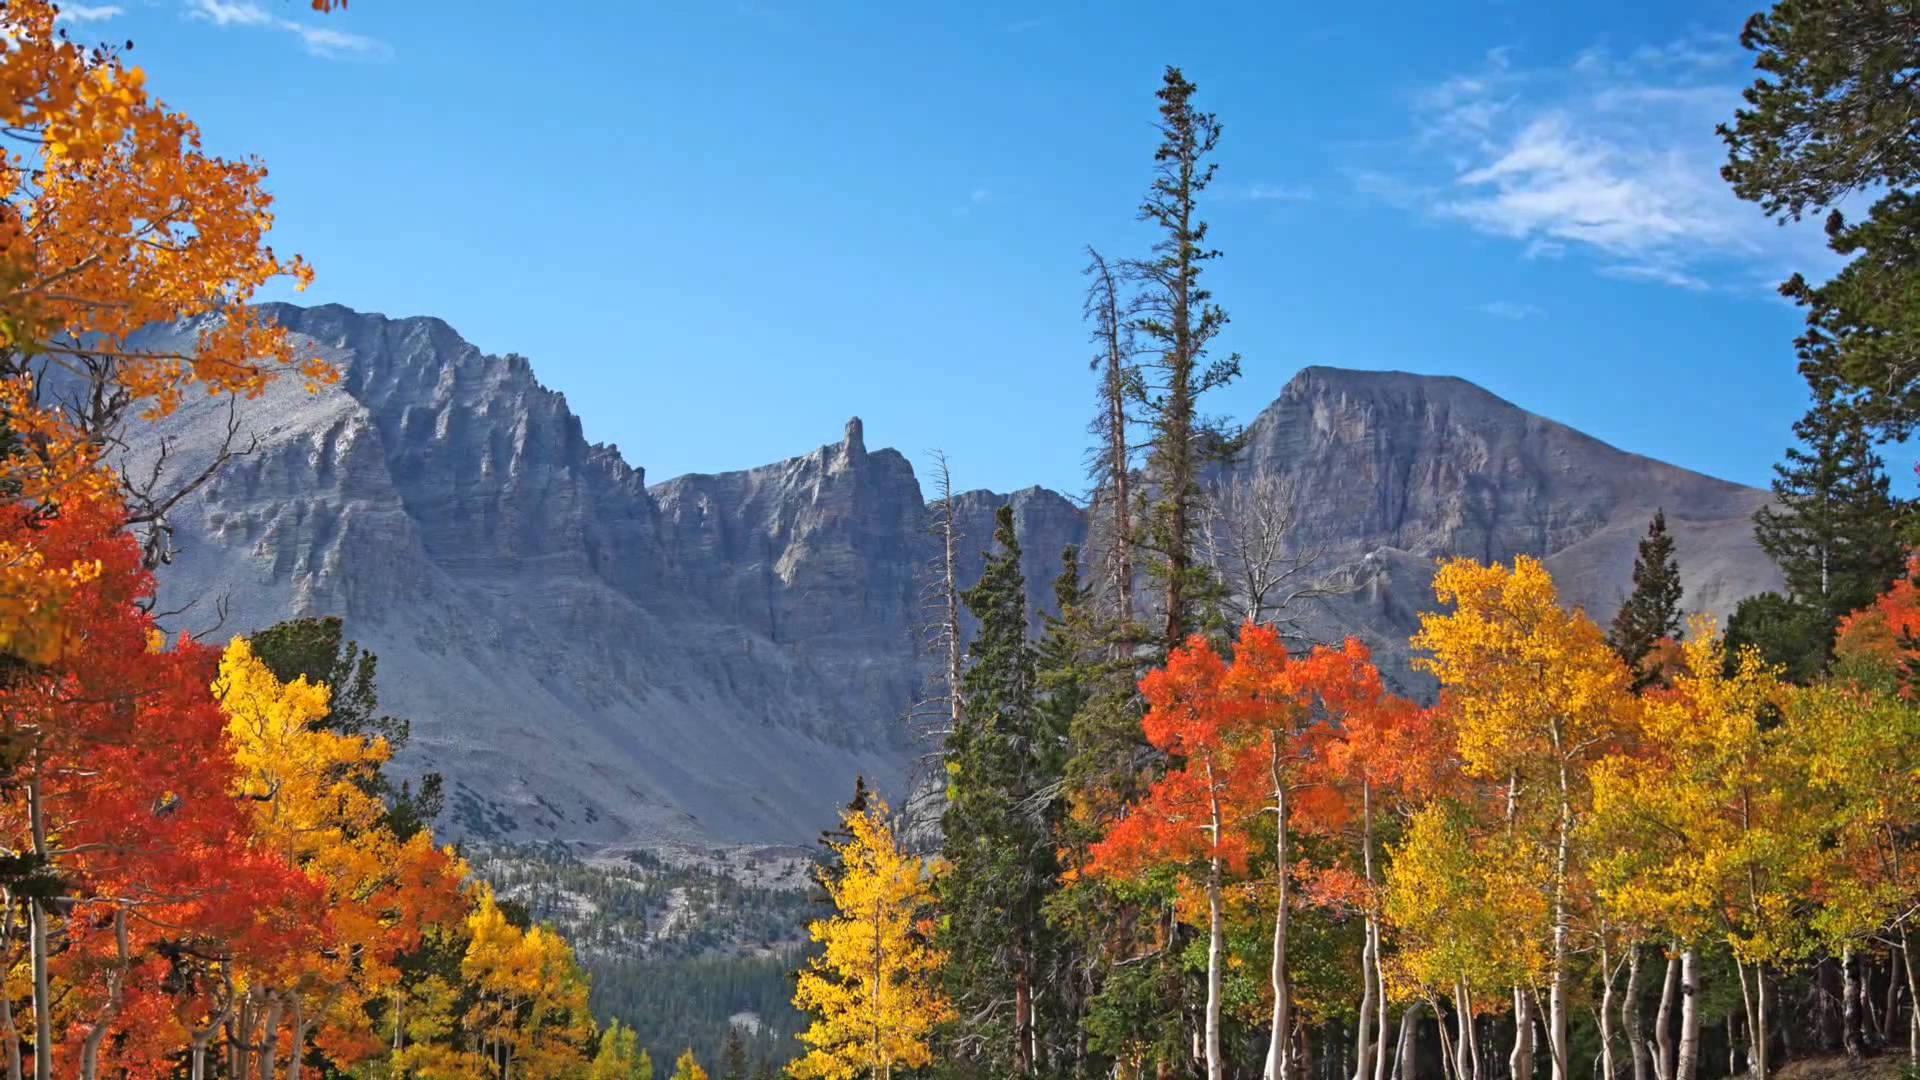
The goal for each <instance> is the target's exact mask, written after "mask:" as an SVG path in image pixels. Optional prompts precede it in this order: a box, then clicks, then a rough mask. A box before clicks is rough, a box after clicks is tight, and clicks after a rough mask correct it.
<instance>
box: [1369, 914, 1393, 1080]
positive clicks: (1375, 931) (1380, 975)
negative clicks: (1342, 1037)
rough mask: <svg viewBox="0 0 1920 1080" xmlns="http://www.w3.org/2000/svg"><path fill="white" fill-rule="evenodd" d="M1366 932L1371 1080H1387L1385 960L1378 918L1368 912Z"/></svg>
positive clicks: (1388, 1045)
mask: <svg viewBox="0 0 1920 1080" xmlns="http://www.w3.org/2000/svg"><path fill="white" fill-rule="evenodd" d="M1367 932H1368V933H1370V934H1372V935H1373V985H1374V988H1375V995H1374V1023H1373V1028H1374V1038H1375V1039H1376V1040H1377V1043H1376V1045H1375V1047H1374V1052H1373V1080H1388V1077H1387V1073H1388V1072H1389V1071H1391V1068H1392V1067H1391V1066H1390V1065H1389V1064H1388V1062H1389V1061H1391V1060H1392V1058H1393V1046H1392V1044H1391V1043H1389V1042H1388V1040H1389V1039H1391V1038H1392V1037H1393V1036H1392V1034H1391V1032H1390V1030H1389V1028H1388V1026H1387V972H1386V959H1385V957H1382V956H1381V955H1380V938H1381V935H1380V917H1379V915H1377V914H1375V913H1372V912H1369V913H1368V915H1367Z"/></svg>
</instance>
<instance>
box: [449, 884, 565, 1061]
mask: <svg viewBox="0 0 1920 1080" xmlns="http://www.w3.org/2000/svg"><path fill="white" fill-rule="evenodd" d="M467 929H468V933H469V934H470V938H469V943H468V946H467V954H466V956H465V957H464V958H462V960H461V962H460V973H461V976H462V977H463V978H464V979H466V980H467V982H468V983H469V984H471V987H472V989H473V991H474V992H475V994H476V1001H475V1003H474V1005H473V1008H472V1009H471V1010H469V1012H468V1013H467V1017H466V1025H467V1030H468V1032H469V1033H470V1034H472V1035H474V1036H477V1037H478V1038H479V1039H480V1052H481V1056H482V1057H483V1058H484V1059H485V1060H486V1062H487V1065H488V1069H487V1071H488V1072H490V1073H495V1074H496V1075H498V1076H501V1077H503V1078H504V1077H510V1076H521V1077H526V1078H528V1080H563V1078H565V1080H571V1078H573V1077H578V1076H580V1075H582V1074H584V1073H585V1072H586V1071H587V1068H588V1058H587V1052H588V1047H589V1046H590V1045H591V1043H592V1042H593V1038H594V1024H593V1017H592V1015H591V1014H590V1013H589V1012H588V1011H587V991H588V985H587V979H586V976H585V975H584V974H583V973H582V972H581V971H580V967H579V965H578V963H576V962H575V960H574V956H573V950H572V948H571V947H569V946H568V945H567V942H566V939H564V938H562V937H561V936H560V935H559V934H557V933H555V932H553V931H552V930H551V929H549V928H547V927H544V926H533V927H529V928H528V929H526V930H522V929H521V928H519V927H518V926H515V925H514V924H513V923H512V922H511V921H510V920H508V918H507V916H506V913H505V912H504V911H502V910H501V909H500V905H499V903H498V902H497V901H496V900H495V899H494V896H493V891H492V890H491V889H488V888H486V887H485V886H481V887H480V888H479V891H478V896H477V900H476V903H475V905H474V909H473V912H472V914H470V915H469V916H468V917H467Z"/></svg>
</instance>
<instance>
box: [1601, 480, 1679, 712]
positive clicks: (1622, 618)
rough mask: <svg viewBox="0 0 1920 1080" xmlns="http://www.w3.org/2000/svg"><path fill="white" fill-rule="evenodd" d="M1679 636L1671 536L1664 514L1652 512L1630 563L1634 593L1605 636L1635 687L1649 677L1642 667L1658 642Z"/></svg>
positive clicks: (1675, 564) (1676, 574)
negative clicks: (1618, 655)
mask: <svg viewBox="0 0 1920 1080" xmlns="http://www.w3.org/2000/svg"><path fill="white" fill-rule="evenodd" d="M1679 636H1680V563H1679V560H1677V559H1675V558H1674V557H1673V534H1671V533H1669V532H1667V513H1666V511H1665V510H1655V511H1654V512H1653V521H1652V522H1650V523H1649V524H1648V525H1647V535H1646V537H1645V538H1644V539H1642V540H1641V541H1640V553H1639V555H1638V556H1637V557H1635V559H1634V560H1633V592H1632V594H1631V595H1629V596H1628V597H1627V601H1626V603H1624V604H1622V605H1620V612H1619V614H1617V615H1615V616H1614V617H1613V627H1612V629H1611V630H1610V631H1609V632H1608V634H1607V642H1608V644H1610V645H1612V646H1613V651H1614V652H1616V653H1619V654H1620V659H1622V660H1624V661H1626V664H1627V668H1628V669H1629V670H1630V671H1632V672H1633V673H1634V683H1635V686H1636V687H1639V686H1644V685H1646V683H1647V680H1648V676H1647V675H1646V674H1645V673H1644V672H1642V671H1641V663H1642V661H1644V660H1645V659H1646V658H1647V654H1648V653H1650V652H1652V651H1653V646H1654V643H1655V642H1657V641H1659V640H1660V639H1661V638H1674V639H1678V638H1679Z"/></svg>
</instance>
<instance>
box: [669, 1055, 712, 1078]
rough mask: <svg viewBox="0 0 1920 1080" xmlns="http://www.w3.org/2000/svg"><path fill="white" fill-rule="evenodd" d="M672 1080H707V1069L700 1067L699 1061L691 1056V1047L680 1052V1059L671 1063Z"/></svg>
mask: <svg viewBox="0 0 1920 1080" xmlns="http://www.w3.org/2000/svg"><path fill="white" fill-rule="evenodd" d="M673 1080H707V1070H705V1069H703V1068H701V1067H700V1062H699V1060H698V1059H696V1058H695V1057H694V1056H693V1051H692V1050H691V1049H689V1050H687V1051H686V1052H685V1053H683V1054H681V1055H680V1060H678V1061H676V1062H674V1063H673Z"/></svg>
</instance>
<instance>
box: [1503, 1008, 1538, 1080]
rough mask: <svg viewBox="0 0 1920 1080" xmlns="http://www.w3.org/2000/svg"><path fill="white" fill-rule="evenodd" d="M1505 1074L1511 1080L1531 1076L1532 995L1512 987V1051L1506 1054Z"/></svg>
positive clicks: (1522, 1079) (1524, 1079)
mask: <svg viewBox="0 0 1920 1080" xmlns="http://www.w3.org/2000/svg"><path fill="white" fill-rule="evenodd" d="M1507 1075H1508V1076H1510V1077H1512V1078H1513V1080H1531V1078H1532V1076H1533V995H1531V994H1529V993H1527V991H1526V988H1524V987H1520V986H1516V987H1514V988H1513V1051H1512V1053H1509V1054H1508V1055H1507Z"/></svg>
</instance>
